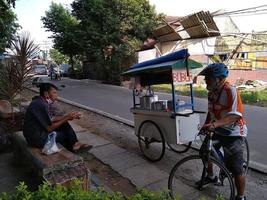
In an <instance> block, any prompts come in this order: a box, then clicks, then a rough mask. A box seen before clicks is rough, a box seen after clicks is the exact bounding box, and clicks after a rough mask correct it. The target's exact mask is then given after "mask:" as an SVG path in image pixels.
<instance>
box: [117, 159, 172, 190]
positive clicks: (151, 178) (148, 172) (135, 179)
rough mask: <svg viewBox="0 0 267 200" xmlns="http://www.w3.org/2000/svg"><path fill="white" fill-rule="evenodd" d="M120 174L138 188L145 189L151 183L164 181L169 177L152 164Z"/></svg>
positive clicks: (142, 165)
mask: <svg viewBox="0 0 267 200" xmlns="http://www.w3.org/2000/svg"><path fill="white" fill-rule="evenodd" d="M120 174H121V175H122V176H124V177H126V178H128V179H130V180H131V182H132V183H133V184H134V185H135V186H137V187H138V188H143V187H145V186H147V185H149V184H151V183H154V182H157V181H160V180H163V179H165V178H167V177H168V176H169V175H168V174H167V173H165V172H163V171H161V170H159V169H158V168H157V167H155V166H154V165H153V164H150V163H145V164H141V165H137V166H135V167H132V168H128V169H126V170H125V171H122V172H120Z"/></svg>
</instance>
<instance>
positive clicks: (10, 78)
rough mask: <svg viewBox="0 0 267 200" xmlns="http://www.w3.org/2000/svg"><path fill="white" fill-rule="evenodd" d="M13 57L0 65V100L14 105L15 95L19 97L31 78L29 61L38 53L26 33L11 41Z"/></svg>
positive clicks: (36, 47)
mask: <svg viewBox="0 0 267 200" xmlns="http://www.w3.org/2000/svg"><path fill="white" fill-rule="evenodd" d="M11 51H12V52H13V55H12V56H10V58H7V59H5V60H4V61H3V62H2V63H1V65H0V98H2V99H6V100H8V101H10V103H14V99H15V96H16V95H20V102H21V92H22V90H23V87H24V86H25V84H26V82H27V81H28V80H29V79H30V78H31V76H30V75H29V74H30V72H31V71H32V65H31V59H32V58H34V57H36V56H37V54H38V53H39V47H38V46H37V45H35V44H34V41H33V40H32V39H31V38H30V35H29V34H28V33H22V34H21V35H20V36H18V37H17V39H16V40H14V41H12V45H11Z"/></svg>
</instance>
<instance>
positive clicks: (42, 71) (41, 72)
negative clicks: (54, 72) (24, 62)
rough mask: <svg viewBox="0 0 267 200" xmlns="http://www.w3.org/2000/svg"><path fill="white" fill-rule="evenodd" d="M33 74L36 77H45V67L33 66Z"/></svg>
mask: <svg viewBox="0 0 267 200" xmlns="http://www.w3.org/2000/svg"><path fill="white" fill-rule="evenodd" d="M33 73H34V74H36V75H47V68H46V66H45V65H35V66H34V67H33Z"/></svg>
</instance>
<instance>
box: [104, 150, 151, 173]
mask: <svg viewBox="0 0 267 200" xmlns="http://www.w3.org/2000/svg"><path fill="white" fill-rule="evenodd" d="M102 161H103V162H104V163H106V164H108V165H110V166H111V168H112V169H113V170H115V171H117V172H119V173H120V172H123V171H125V170H126V169H129V168H132V167H134V166H137V165H140V164H147V163H148V162H147V161H146V160H144V159H143V158H140V156H138V155H136V154H134V153H131V152H123V153H120V154H113V155H112V156H108V157H104V158H103V159H102Z"/></svg>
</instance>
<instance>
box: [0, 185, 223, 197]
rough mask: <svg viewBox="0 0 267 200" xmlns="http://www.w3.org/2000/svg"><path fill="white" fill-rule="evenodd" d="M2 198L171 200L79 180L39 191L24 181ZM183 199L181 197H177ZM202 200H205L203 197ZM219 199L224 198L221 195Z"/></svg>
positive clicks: (46, 186)
mask: <svg viewBox="0 0 267 200" xmlns="http://www.w3.org/2000/svg"><path fill="white" fill-rule="evenodd" d="M0 200H171V198H170V196H169V195H168V192H162V193H153V192H150V191H147V190H143V189H142V190H139V191H137V192H136V193H135V194H134V195H132V196H128V197H126V196H123V195H122V194H121V193H118V192H116V193H108V192H105V191H104V190H103V189H99V190H97V191H95V192H86V191H83V190H82V189H81V187H80V184H79V182H78V181H76V182H75V183H74V185H73V186H72V187H71V188H66V187H62V186H57V187H56V188H54V189H52V188H51V187H50V186H49V185H48V184H47V183H44V184H42V185H40V186H39V188H38V190H37V191H34V192H30V191H29V189H28V187H27V185H25V184H24V183H23V182H22V183H20V185H19V186H17V187H16V191H15V193H14V194H10V195H9V194H7V193H2V194H0ZM175 200H181V198H175ZM201 200H205V199H204V198H201ZM217 200H222V199H221V198H220V197H219V196H218V198H217Z"/></svg>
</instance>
